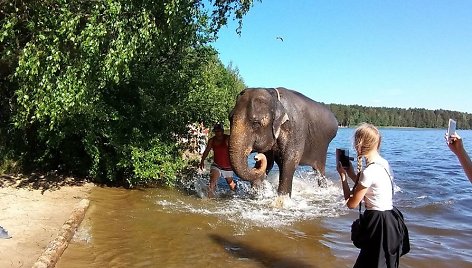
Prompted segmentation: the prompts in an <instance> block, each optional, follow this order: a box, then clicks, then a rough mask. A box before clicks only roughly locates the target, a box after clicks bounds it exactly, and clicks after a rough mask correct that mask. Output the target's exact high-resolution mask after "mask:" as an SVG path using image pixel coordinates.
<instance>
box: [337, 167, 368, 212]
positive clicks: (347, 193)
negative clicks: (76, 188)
mask: <svg viewBox="0 0 472 268" xmlns="http://www.w3.org/2000/svg"><path fill="white" fill-rule="evenodd" d="M336 169H337V170H338V172H339V175H340V176H341V185H342V188H343V194H344V200H346V205H347V207H348V208H351V209H353V208H356V207H357V206H358V205H359V203H360V202H361V201H362V199H363V198H364V195H365V193H366V192H367V188H366V187H364V186H362V185H360V184H357V186H356V188H355V189H353V191H351V189H350V188H349V184H348V183H347V176H348V174H349V173H351V174H350V175H349V177H350V178H351V179H352V180H353V181H354V182H357V175H356V174H355V172H354V169H353V168H352V165H350V167H349V169H348V170H346V169H344V168H343V167H342V164H341V162H339V163H338V165H337V166H336ZM353 177H354V178H353Z"/></svg>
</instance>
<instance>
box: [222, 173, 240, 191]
mask: <svg viewBox="0 0 472 268" xmlns="http://www.w3.org/2000/svg"><path fill="white" fill-rule="evenodd" d="M221 175H223V177H224V178H225V180H226V183H228V185H229V188H230V189H231V191H235V190H236V187H237V184H236V182H235V181H234V180H233V171H232V170H221Z"/></svg>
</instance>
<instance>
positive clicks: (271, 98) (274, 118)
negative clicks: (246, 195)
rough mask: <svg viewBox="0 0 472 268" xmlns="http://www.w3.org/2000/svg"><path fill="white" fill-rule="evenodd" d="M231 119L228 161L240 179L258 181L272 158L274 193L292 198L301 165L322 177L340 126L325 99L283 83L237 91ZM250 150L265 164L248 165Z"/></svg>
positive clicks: (255, 182) (264, 173)
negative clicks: (276, 173) (276, 175)
mask: <svg viewBox="0 0 472 268" xmlns="http://www.w3.org/2000/svg"><path fill="white" fill-rule="evenodd" d="M229 121H230V139H229V154H230V161H231V165H232V167H233V171H234V172H235V173H236V175H238V177H240V178H241V179H242V180H246V181H250V182H251V184H252V185H253V186H257V185H260V184H261V183H262V181H263V180H264V178H265V177H266V175H267V174H268V173H269V171H270V170H271V169H272V167H273V164H274V161H275V163H277V165H278V166H279V185H278V189H277V193H278V195H288V196H289V197H291V195H292V181H293V175H294V173H295V170H296V168H297V167H298V166H299V165H302V166H311V167H312V168H313V169H314V170H315V171H318V172H319V173H320V174H322V175H323V176H324V174H325V165H326V155H327V151H328V146H329V143H330V142H331V140H333V138H334V137H335V136H336V134H337V130H338V121H337V120H336V117H335V116H334V114H333V113H332V112H331V111H330V110H329V109H328V108H327V107H326V106H325V105H324V104H322V103H319V102H316V101H314V100H312V99H310V98H308V97H306V96H304V95H303V94H301V93H299V92H297V91H294V90H290V89H286V88H282V87H279V88H246V89H244V90H243V91H241V92H240V94H239V95H238V97H237V99H236V104H235V106H234V108H233V110H232V111H231V113H230V115H229ZM252 152H257V153H258V155H257V159H256V161H258V162H259V161H262V160H263V161H262V162H264V165H260V164H258V162H256V166H255V167H254V168H250V167H249V166H248V157H249V155H250V154H251V153H252ZM261 156H262V157H261ZM261 158H265V159H261Z"/></svg>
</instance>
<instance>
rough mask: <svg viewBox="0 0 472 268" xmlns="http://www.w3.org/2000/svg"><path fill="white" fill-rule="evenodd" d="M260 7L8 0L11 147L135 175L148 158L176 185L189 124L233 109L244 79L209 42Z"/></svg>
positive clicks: (29, 160) (93, 170)
mask: <svg viewBox="0 0 472 268" xmlns="http://www.w3.org/2000/svg"><path fill="white" fill-rule="evenodd" d="M204 3H208V4H209V6H205V5H204ZM252 4H253V1H252V0H250V1H237V0H224V1H221V0H214V1H203V0H201V1H200V0H195V1H190V0H188V1H185V0H183V1H182V0H162V1H153V0H144V1H142V0H140V1H138V0H111V1H104V0H101V1H86V0H76V1H67V0H56V1H52V0H46V1H31V0H18V1H4V2H2V3H1V6H0V14H1V18H2V26H1V30H0V46H1V47H2V51H1V52H0V53H1V55H0V57H1V58H0V75H1V77H0V79H1V80H0V82H1V83H2V84H1V86H0V94H1V98H0V99H1V100H0V101H1V102H2V103H1V104H2V108H1V109H0V112H1V113H2V117H1V120H0V124H1V125H0V134H2V136H3V135H5V137H8V138H7V139H4V140H0V142H1V143H2V144H1V145H0V150H3V152H2V153H4V155H5V154H6V155H8V157H11V158H16V159H17V160H19V161H21V163H22V165H23V166H24V167H25V168H27V167H29V168H31V169H42V170H49V169H58V170H61V171H63V172H69V173H73V174H79V175H85V176H91V177H93V178H96V179H100V180H102V181H117V180H118V181H123V180H127V181H128V183H130V184H133V183H136V182H137V181H139V180H142V179H146V176H148V175H149V174H151V173H149V172H147V171H146V172H145V171H144V170H145V168H143V167H144V166H146V165H148V166H150V167H152V169H157V170H158V171H157V172H155V173H154V174H158V176H157V175H156V176H155V177H154V179H159V180H163V181H166V182H169V183H172V180H173V178H174V176H175V173H176V172H177V171H178V170H179V169H180V168H181V167H182V163H181V161H180V158H179V154H178V150H177V149H178V148H176V147H175V137H176V136H178V135H179V134H182V133H184V132H185V125H186V124H187V123H188V122H195V121H197V120H203V121H206V122H209V121H212V120H214V119H222V118H224V116H223V115H224V113H225V112H227V111H228V107H229V105H230V104H231V100H232V99H234V95H235V94H236V92H237V91H238V89H237V88H238V87H240V86H241V84H242V81H241V79H240V77H239V75H238V74H237V71H235V70H231V69H227V68H224V66H222V65H221V63H220V62H219V60H218V58H217V56H216V52H215V51H214V50H213V49H212V48H211V47H209V44H210V43H211V41H213V40H215V38H216V37H217V32H218V30H219V29H220V27H221V26H223V25H224V24H225V23H226V21H227V19H228V18H234V19H237V20H239V22H240V25H241V22H242V17H243V15H244V14H245V13H246V12H247V11H248V10H249V8H250V7H251V6H252ZM215 95H217V96H219V97H220V98H218V99H216V97H215V98H214V99H212V98H211V97H213V96H215ZM228 100H229V101H228ZM203 101H206V103H205V104H204V103H203ZM5 104H8V105H5ZM205 107H209V108H207V109H199V108H205ZM150 152H153V153H150ZM156 159H160V160H156ZM164 163H165V164H164ZM168 163H175V164H174V165H172V164H168ZM151 164H152V165H151ZM148 169H150V168H148ZM146 174H147V175H146ZM149 176H150V175H149Z"/></svg>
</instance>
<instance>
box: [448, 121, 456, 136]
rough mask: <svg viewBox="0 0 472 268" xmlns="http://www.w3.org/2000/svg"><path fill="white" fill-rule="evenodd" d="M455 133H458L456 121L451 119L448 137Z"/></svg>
mask: <svg viewBox="0 0 472 268" xmlns="http://www.w3.org/2000/svg"><path fill="white" fill-rule="evenodd" d="M455 133H456V120H454V119H449V125H448V127H447V136H450V135H452V134H455Z"/></svg>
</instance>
